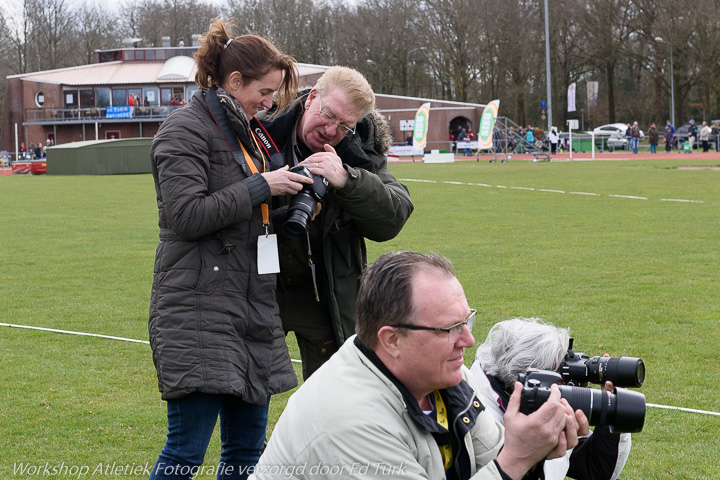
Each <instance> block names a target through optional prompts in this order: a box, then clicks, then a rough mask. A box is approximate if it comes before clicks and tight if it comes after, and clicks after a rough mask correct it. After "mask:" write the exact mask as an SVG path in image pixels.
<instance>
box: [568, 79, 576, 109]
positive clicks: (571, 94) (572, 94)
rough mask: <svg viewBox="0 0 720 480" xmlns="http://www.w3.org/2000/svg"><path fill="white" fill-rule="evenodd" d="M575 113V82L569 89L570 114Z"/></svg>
mask: <svg viewBox="0 0 720 480" xmlns="http://www.w3.org/2000/svg"><path fill="white" fill-rule="evenodd" d="M574 111H575V82H573V83H571V84H570V86H569V87H568V112H574Z"/></svg>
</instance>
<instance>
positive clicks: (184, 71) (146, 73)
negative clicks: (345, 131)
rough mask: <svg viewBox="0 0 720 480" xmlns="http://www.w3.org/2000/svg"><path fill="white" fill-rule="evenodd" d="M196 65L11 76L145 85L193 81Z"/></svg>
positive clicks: (303, 71)
mask: <svg viewBox="0 0 720 480" xmlns="http://www.w3.org/2000/svg"><path fill="white" fill-rule="evenodd" d="M328 68H329V67H326V66H323V65H311V64H306V63H300V64H298V70H299V74H300V77H303V76H306V75H312V74H314V73H322V72H324V71H325V70H327V69H328ZM196 71H197V65H196V64H195V61H194V60H193V59H192V58H190V57H184V56H178V57H172V58H170V59H168V60H166V61H158V62H121V61H117V62H105V63H94V64H91V65H81V66H78V67H68V68H60V69H57V70H46V71H43V72H32V73H23V74H19V75H11V76H9V77H8V78H21V79H23V80H25V81H30V82H40V83H51V84H56V85H69V86H85V85H87V86H90V85H131V84H132V85H142V84H158V83H194V81H195V72H196Z"/></svg>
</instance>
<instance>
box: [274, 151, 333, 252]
mask: <svg viewBox="0 0 720 480" xmlns="http://www.w3.org/2000/svg"><path fill="white" fill-rule="evenodd" d="M290 171H291V172H293V173H297V174H300V175H303V176H305V177H308V178H312V181H313V183H303V187H302V190H300V191H299V192H298V193H297V195H295V196H294V197H293V199H292V201H291V202H290V206H289V207H288V212H287V220H286V221H285V223H284V224H283V233H284V234H285V235H286V236H288V237H291V238H300V237H302V236H303V235H305V233H306V232H307V231H308V224H309V223H310V219H311V218H312V216H313V213H315V205H317V202H321V201H322V200H323V199H324V198H325V194H326V193H327V189H328V182H327V180H325V179H324V178H323V177H321V176H320V175H313V173H312V172H311V171H310V170H309V169H308V168H307V167H305V165H295V166H294V167H292V168H291V169H290Z"/></svg>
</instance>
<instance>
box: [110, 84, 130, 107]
mask: <svg viewBox="0 0 720 480" xmlns="http://www.w3.org/2000/svg"><path fill="white" fill-rule="evenodd" d="M112 104H113V106H115V107H122V106H125V105H127V104H128V97H127V90H125V89H124V88H119V89H116V88H114V89H113V91H112Z"/></svg>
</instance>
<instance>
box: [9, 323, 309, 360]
mask: <svg viewBox="0 0 720 480" xmlns="http://www.w3.org/2000/svg"><path fill="white" fill-rule="evenodd" d="M0 327H12V328H24V329H26V330H40V331H42V332H53V333H65V334H68V335H80V336H83V337H97V338H107V339H108V340H120V341H122V342H132V343H144V344H145V345H150V342H148V341H147V340H138V339H135V338H125V337H114V336H112V335H100V334H99V333H86V332H74V331H72V330H59V329H57V328H45V327H33V326H31V325H16V324H13V323H0ZM290 361H291V362H296V363H302V360H295V359H294V358H291V359H290Z"/></svg>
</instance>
